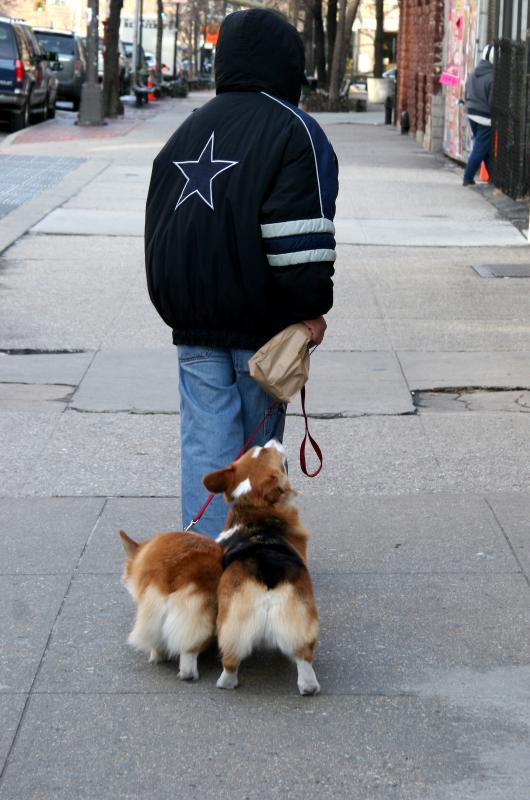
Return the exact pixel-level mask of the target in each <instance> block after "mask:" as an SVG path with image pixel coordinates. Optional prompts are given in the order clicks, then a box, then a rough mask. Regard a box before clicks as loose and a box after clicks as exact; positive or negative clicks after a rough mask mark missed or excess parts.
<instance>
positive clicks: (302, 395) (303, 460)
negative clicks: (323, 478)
mask: <svg viewBox="0 0 530 800" xmlns="http://www.w3.org/2000/svg"><path fill="white" fill-rule="evenodd" d="M300 400H301V401H302V413H303V415H304V425H305V436H304V438H303V440H302V444H301V445H300V467H301V469H302V472H303V473H304V475H307V477H308V478H316V476H317V475H318V473H319V472H320V470H321V469H322V464H323V463H324V459H323V457H322V450H321V449H320V447H319V446H318V444H317V443H316V442H315V440H314V439H313V437H312V436H311V434H310V433H309V423H308V421H307V413H306V410H305V386H302V388H301V390H300ZM308 439H309V441H310V442H311V447H312V448H313V450H314V451H315V455H316V457H317V458H318V461H319V464H318V467H317V468H316V470H315V471H314V472H308V471H307V464H306V457H305V448H306V444H307V440H308Z"/></svg>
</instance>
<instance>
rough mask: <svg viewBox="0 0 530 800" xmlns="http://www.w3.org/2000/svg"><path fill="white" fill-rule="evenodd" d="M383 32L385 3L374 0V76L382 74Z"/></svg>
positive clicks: (382, 0)
mask: <svg viewBox="0 0 530 800" xmlns="http://www.w3.org/2000/svg"><path fill="white" fill-rule="evenodd" d="M384 33H385V3H384V0H375V48H374V77H376V78H380V77H381V76H382V74H383V42H384Z"/></svg>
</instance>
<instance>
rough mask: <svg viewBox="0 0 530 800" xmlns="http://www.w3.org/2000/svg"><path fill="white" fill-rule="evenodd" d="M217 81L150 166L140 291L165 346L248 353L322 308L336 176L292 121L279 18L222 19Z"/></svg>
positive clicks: (298, 117)
mask: <svg viewBox="0 0 530 800" xmlns="http://www.w3.org/2000/svg"><path fill="white" fill-rule="evenodd" d="M215 70H216V89H217V96H216V97H215V98H214V99H213V100H210V102H208V103H207V104H206V105H204V106H202V107H201V108H199V109H198V110H196V111H194V113H193V114H191V115H190V116H189V117H188V118H187V119H186V121H185V122H184V123H183V124H182V125H181V126H180V128H178V130H177V131H176V132H175V133H174V134H173V136H172V137H171V138H170V140H169V141H168V142H167V144H166V145H165V147H164V148H163V150H162V151H161V152H160V153H159V154H158V156H157V157H156V159H155V162H154V166H153V173H152V178H151V185H150V188H149V195H148V199H147V209H146V225H145V256H146V269H147V283H148V287H149V293H150V296H151V300H152V301H153V303H154V305H155V307H156V309H157V310H158V312H159V314H160V315H161V317H162V318H163V319H164V321H165V322H166V323H167V324H168V325H169V326H171V328H172V329H173V341H174V342H175V344H181V343H182V344H195V345H201V346H212V347H233V348H243V349H257V348H258V347H260V346H261V345H262V344H263V343H264V342H265V341H267V339H269V338H270V337H271V336H273V335H274V334H275V333H277V332H278V331H280V330H281V329H282V328H284V327H286V326H287V325H289V324H291V323H293V322H298V321H300V320H303V319H313V318H315V317H317V316H319V315H320V314H325V313H326V312H327V311H329V309H330V308H331V306H332V303H333V283H332V280H331V276H332V275H333V262H334V260H335V240H334V238H333V237H334V232H335V231H334V227H333V217H334V214H335V200H336V196H337V191H338V180H337V162H336V158H335V155H334V153H333V150H332V147H331V145H330V143H329V141H328V139H327V138H326V136H325V134H324V133H323V131H322V130H321V128H320V127H319V126H318V125H317V123H316V122H315V121H314V120H313V119H312V118H311V117H310V116H309V115H307V114H305V113H304V112H302V111H300V110H299V109H298V108H296V103H297V101H298V98H299V96H300V90H301V84H302V81H303V72H304V51H303V45H302V42H301V39H300V36H299V35H298V33H297V32H296V30H295V29H294V28H293V27H292V26H291V25H289V24H288V23H286V22H284V21H283V19H282V18H281V17H280V16H278V15H277V14H275V13H274V12H271V11H266V10H261V9H253V10H250V11H236V12H235V13H233V14H230V15H229V16H228V17H227V18H226V19H225V21H224V22H223V25H222V26H221V32H220V37H219V43H218V46H217V53H216V62H215Z"/></svg>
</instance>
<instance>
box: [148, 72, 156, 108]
mask: <svg viewBox="0 0 530 800" xmlns="http://www.w3.org/2000/svg"><path fill="white" fill-rule="evenodd" d="M154 99H155V95H154V93H153V81H152V80H151V76H150V75H149V76H148V78H147V100H148V101H149V102H150V103H152V102H153V100H154Z"/></svg>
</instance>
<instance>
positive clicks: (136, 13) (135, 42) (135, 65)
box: [132, 0, 140, 86]
mask: <svg viewBox="0 0 530 800" xmlns="http://www.w3.org/2000/svg"><path fill="white" fill-rule="evenodd" d="M139 20H140V0H136V2H135V4H134V27H133V51H132V68H133V84H134V86H138V76H137V74H136V73H137V71H138V24H139Z"/></svg>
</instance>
